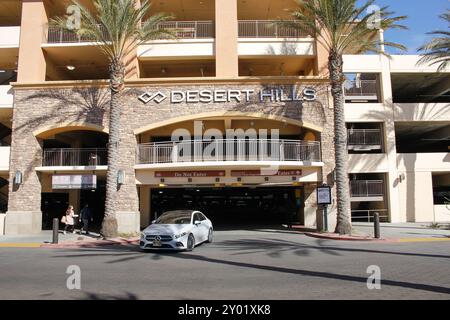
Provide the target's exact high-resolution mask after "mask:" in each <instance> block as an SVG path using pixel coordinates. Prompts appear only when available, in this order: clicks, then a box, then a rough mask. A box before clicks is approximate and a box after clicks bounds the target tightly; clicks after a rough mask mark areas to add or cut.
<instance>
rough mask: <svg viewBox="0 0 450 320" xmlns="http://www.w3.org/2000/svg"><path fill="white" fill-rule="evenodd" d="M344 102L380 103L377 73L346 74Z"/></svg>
mask: <svg viewBox="0 0 450 320" xmlns="http://www.w3.org/2000/svg"><path fill="white" fill-rule="evenodd" d="M345 77H346V80H345V82H344V94H345V102H347V103H380V102H381V100H382V98H381V91H380V77H379V74H377V73H346V74H345Z"/></svg>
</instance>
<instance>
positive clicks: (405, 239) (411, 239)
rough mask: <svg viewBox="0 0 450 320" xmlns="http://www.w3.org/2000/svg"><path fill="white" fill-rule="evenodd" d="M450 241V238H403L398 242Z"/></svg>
mask: <svg viewBox="0 0 450 320" xmlns="http://www.w3.org/2000/svg"><path fill="white" fill-rule="evenodd" d="M439 241H450V238H401V239H398V242H439Z"/></svg>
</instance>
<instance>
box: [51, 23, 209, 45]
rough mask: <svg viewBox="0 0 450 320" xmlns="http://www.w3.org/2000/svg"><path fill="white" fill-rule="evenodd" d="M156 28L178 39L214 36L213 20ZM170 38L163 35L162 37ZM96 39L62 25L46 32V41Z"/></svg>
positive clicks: (84, 40)
mask: <svg viewBox="0 0 450 320" xmlns="http://www.w3.org/2000/svg"><path fill="white" fill-rule="evenodd" d="M101 29H102V30H103V34H104V36H105V38H108V32H107V31H106V29H105V28H104V27H103V26H101ZM155 29H169V30H170V29H172V30H173V31H174V35H175V37H176V38H178V39H207V38H214V36H215V32H214V22H213V21H166V22H162V23H159V24H158V25H157V26H156V28H155ZM166 38H169V37H168V36H167V37H166V36H161V37H160V39H166ZM94 41H95V39H93V38H92V37H89V36H79V35H77V34H76V33H75V32H74V31H70V30H67V29H64V28H60V27H53V26H50V27H48V29H47V32H46V34H45V42H46V43H81V42H94Z"/></svg>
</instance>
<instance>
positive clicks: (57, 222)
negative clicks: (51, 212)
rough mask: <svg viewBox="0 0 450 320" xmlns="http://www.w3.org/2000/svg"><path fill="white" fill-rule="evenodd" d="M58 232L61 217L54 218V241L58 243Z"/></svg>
mask: <svg viewBox="0 0 450 320" xmlns="http://www.w3.org/2000/svg"><path fill="white" fill-rule="evenodd" d="M58 232H59V219H58V218H54V219H53V241H52V243H58Z"/></svg>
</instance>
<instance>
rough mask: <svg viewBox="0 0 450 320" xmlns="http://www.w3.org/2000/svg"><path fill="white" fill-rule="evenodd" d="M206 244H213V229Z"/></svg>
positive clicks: (210, 230)
mask: <svg viewBox="0 0 450 320" xmlns="http://www.w3.org/2000/svg"><path fill="white" fill-rule="evenodd" d="M206 242H208V243H211V242H213V229H212V228H210V229H209V232H208V240H206Z"/></svg>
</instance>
